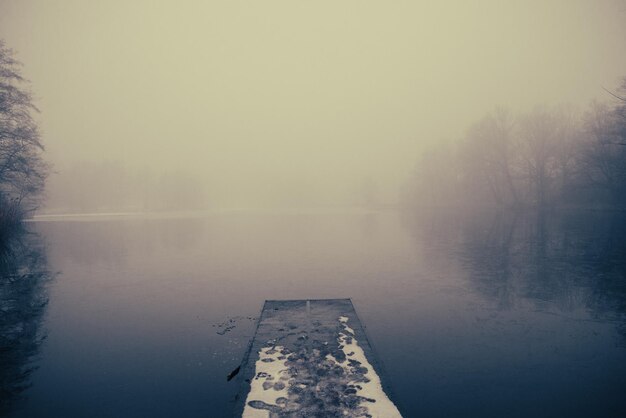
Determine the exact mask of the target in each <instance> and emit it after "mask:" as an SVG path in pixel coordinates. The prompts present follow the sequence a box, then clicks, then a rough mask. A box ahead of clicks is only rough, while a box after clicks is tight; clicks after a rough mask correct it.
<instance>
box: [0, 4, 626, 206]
mask: <svg viewBox="0 0 626 418" xmlns="http://www.w3.org/2000/svg"><path fill="white" fill-rule="evenodd" d="M625 22H626V3H625V2H623V1H609V0H602V1H598V0H596V1H591V0H589V1H572V0H554V1H549V2H546V1H524V2H521V1H520V2H509V1H507V2H502V1H476V2H463V1H457V2H451V1H447V2H442V1H420V2H416V1H394V2H371V1H341V2H337V1H332V2H331V1H316V2H296V1H263V2H240V1H215V2H204V1H185V2H154V1H147V0H146V1H133V2H126V1H107V2H85V1H58V2H50V1H45V0H41V1H17V0H15V1H12V0H9V1H7V0H0V38H2V39H5V41H6V44H7V46H9V47H11V48H14V49H15V50H16V51H17V57H18V58H19V59H20V60H21V61H22V62H23V64H24V67H23V72H24V74H25V76H26V77H27V78H29V79H30V80H31V82H32V89H33V91H34V92H35V95H36V97H37V106H38V107H39V109H40V111H41V113H40V114H39V116H38V117H39V120H40V124H41V128H42V133H43V138H44V143H45V146H46V158H47V159H48V160H50V161H51V162H52V164H53V167H54V174H53V175H52V176H51V177H50V179H49V182H48V192H47V194H48V203H47V205H46V206H45V207H44V208H42V211H43V212H46V211H48V212H62V211H69V212H86V211H108V210H146V209H172V208H174V209H197V208H205V207H216V208H255V207H279V206H280V207H294V206H296V207H302V206H355V205H364V204H367V205H372V204H376V205H395V204H397V203H398V201H399V200H401V199H400V197H399V192H400V190H402V187H403V184H405V183H406V181H407V178H410V176H411V175H412V174H411V173H413V172H414V169H415V167H416V165H417V164H418V162H419V161H420V158H422V157H421V156H422V155H423V153H424V152H425V151H426V150H428V149H431V148H432V147H433V146H436V145H437V144H438V143H441V142H445V141H450V140H451V139H454V138H457V137H460V136H462V135H464V133H465V132H467V130H468V128H469V126H470V125H472V124H473V123H474V122H475V121H477V120H479V119H480V118H481V117H483V116H484V115H485V114H487V113H489V112H490V111H492V110H493V109H494V107H495V106H505V107H507V108H508V109H510V110H511V111H512V112H513V113H516V114H517V113H524V112H529V111H531V110H532V109H534V108H535V106H537V105H543V106H554V105H558V104H561V103H572V104H573V105H574V106H581V107H584V106H587V105H588V103H589V102H590V101H591V100H593V99H599V100H605V99H608V98H609V97H608V95H607V93H606V92H605V91H604V90H603V87H604V88H607V89H613V88H614V87H615V86H617V85H619V83H620V80H621V78H622V77H623V76H625V75H626V54H624V46H625V40H626V25H624V23H625Z"/></svg>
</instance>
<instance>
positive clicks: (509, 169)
mask: <svg viewBox="0 0 626 418" xmlns="http://www.w3.org/2000/svg"><path fill="white" fill-rule="evenodd" d="M610 94H611V95H612V97H611V99H612V101H611V102H610V103H597V102H594V103H592V104H591V105H590V106H589V107H588V108H587V109H586V110H585V111H582V112H578V111H577V110H576V109H574V108H573V107H571V106H558V107H552V108H549V107H541V108H536V109H535V110H533V111H531V112H529V113H526V114H522V115H513V114H512V113H511V112H509V111H507V110H506V109H503V108H497V109H496V110H495V111H493V112H491V113H490V114H488V115H486V116H485V117H483V118H482V119H481V120H479V121H477V122H476V123H474V124H473V125H472V126H471V127H470V128H469V129H468V130H467V133H466V134H465V136H464V137H462V138H460V140H458V141H455V142H451V143H441V144H439V145H438V146H436V147H434V148H433V149H431V150H429V151H428V152H426V153H424V154H423V156H422V158H421V160H420V161H419V162H418V164H417V167H416V169H415V171H414V173H413V175H412V177H411V179H410V181H409V183H408V187H407V192H406V193H405V201H406V203H408V204H410V205H414V206H448V205H476V206H494V205H495V206H500V207H529V206H537V207H549V206H555V205H571V206H585V207H590V206H591V207H597V208H600V207H602V208H609V207H611V208H615V207H619V208H625V207H626V100H625V99H624V98H625V97H626V79H624V82H623V83H622V85H621V86H620V88H618V89H617V91H616V92H615V93H610Z"/></svg>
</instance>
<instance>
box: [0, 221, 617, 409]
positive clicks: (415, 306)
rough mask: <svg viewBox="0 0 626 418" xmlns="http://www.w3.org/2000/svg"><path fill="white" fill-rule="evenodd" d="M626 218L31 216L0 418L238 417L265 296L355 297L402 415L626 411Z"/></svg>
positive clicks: (2, 344) (0, 292)
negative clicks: (242, 375)
mask: <svg viewBox="0 0 626 418" xmlns="http://www.w3.org/2000/svg"><path fill="white" fill-rule="evenodd" d="M623 218H624V216H623V214H619V213H616V214H606V213H604V214H603V213H599V212H596V213H569V214H564V213H561V214H559V216H556V215H554V214H551V215H546V216H536V215H519V216H512V215H510V216H498V215H497V214H494V213H484V214H482V215H476V216H470V215H464V216H459V215H458V214H453V213H438V214H436V215H429V216H426V215H423V216H421V217H418V216H416V215H401V214H397V213H394V212H380V213H376V212H374V213H367V212H323V211H310V212H299V213H294V212H282V213H270V212H267V213H252V212H231V213H215V214H207V215H202V216H200V215H196V216H182V215H181V216H148V217H139V216H125V217H124V216H110V217H88V218H55V219H53V220H47V221H43V222H34V223H30V224H29V225H28V228H29V230H30V232H29V233H28V234H25V235H24V236H23V237H21V238H20V239H19V241H16V242H15V243H12V244H11V246H10V248H3V249H1V250H2V254H3V257H2V261H1V263H0V264H1V266H0V267H1V270H0V272H1V273H2V275H3V276H5V279H6V278H7V277H8V278H9V279H10V280H11V283H9V284H7V281H6V280H5V281H4V284H2V285H0V303H1V305H0V307H1V308H2V312H0V315H2V316H1V320H0V349H1V351H0V384H1V385H2V387H1V388H0V389H2V391H1V392H0V399H1V401H0V402H2V403H1V404H0V411H1V412H0V415H2V414H4V415H6V416H10V417H15V418H18V417H20V418H21V417H111V418H112V417H148V416H149V417H227V416H229V414H230V412H231V409H232V403H233V398H234V396H235V394H236V392H237V382H236V381H233V382H227V381H226V375H227V374H228V373H229V372H230V371H231V370H232V369H233V368H235V367H236V366H237V365H238V363H239V361H240V359H241V356H242V354H243V352H244V350H245V348H246V344H247V343H248V340H249V338H250V337H251V335H252V332H253V324H254V318H256V317H257V315H258V314H259V311H260V309H261V307H262V304H263V301H264V300H265V299H282V298H298V299H303V298H343V297H350V298H352V299H353V301H354V304H355V306H356V309H357V312H358V313H359V315H360V317H361V320H362V322H363V323H364V324H365V325H366V326H367V331H368V334H369V337H370V340H371V342H372V345H373V346H374V347H375V349H376V351H377V352H378V355H379V357H380V358H381V360H382V361H383V363H384V365H385V369H386V374H387V376H388V378H389V381H390V383H391V385H392V386H393V388H394V389H395V391H394V393H393V395H394V399H395V400H396V401H397V403H398V405H399V406H400V408H401V410H402V411H403V412H404V414H405V416H406V417H420V416H423V417H468V416H477V417H502V416H507V417H529V416H533V417H563V416H568V417H589V416H594V417H618V416H626V397H625V396H623V395H624V393H626V239H625V238H624V237H625V236H626V222H625V221H624V220H623ZM45 300H48V303H47V304H45V303H44V302H45ZM233 326H234V328H233ZM20 388H21V389H24V390H20Z"/></svg>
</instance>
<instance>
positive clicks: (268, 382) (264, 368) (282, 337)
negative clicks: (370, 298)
mask: <svg viewBox="0 0 626 418" xmlns="http://www.w3.org/2000/svg"><path fill="white" fill-rule="evenodd" d="M241 379H242V380H241V383H242V388H241V391H240V394H239V397H238V401H237V409H236V414H235V416H238V417H239V416H241V417H244V418H257V417H258V418H266V417H267V418H269V417H300V416H306V417H308V416H324V417H373V418H376V417H385V418H395V417H401V415H400V412H399V411H398V409H397V407H396V406H395V405H394V404H393V402H392V401H391V400H390V399H389V397H388V396H387V394H386V393H385V390H384V388H385V385H384V384H383V382H381V378H380V365H379V363H378V362H377V361H376V359H375V358H374V354H373V352H372V348H371V346H370V344H369V342H368V340H367V337H366V336H365V331H364V330H363V327H362V326H361V323H360V321H359V318H358V317H357V315H356V312H355V311H354V307H353V306H352V302H351V301H350V300H349V299H329V300H288V301H266V302H265V306H264V307H263V312H262V313H261V317H260V318H259V323H258V326H257V330H256V334H255V336H254V339H253V340H252V343H251V345H250V350H249V352H248V355H247V358H246V359H244V363H243V366H242V370H241Z"/></svg>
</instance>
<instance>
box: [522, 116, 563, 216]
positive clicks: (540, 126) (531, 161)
mask: <svg viewBox="0 0 626 418" xmlns="http://www.w3.org/2000/svg"><path fill="white" fill-rule="evenodd" d="M521 125H522V126H521V135H520V148H521V150H522V152H521V155H522V157H523V159H524V166H525V168H526V177H527V179H528V185H529V188H530V190H531V191H532V192H533V193H534V194H535V196H536V204H537V205H538V206H539V207H543V206H545V205H546V203H547V197H548V193H549V187H550V186H551V183H552V180H553V178H554V176H555V173H556V160H555V156H556V155H557V154H558V146H557V144H558V142H557V134H558V124H557V122H556V118H555V115H554V113H553V112H551V111H550V110H548V109H546V108H537V109H535V110H534V111H533V112H531V113H529V114H527V115H526V116H524V117H523V118H522V123H521Z"/></svg>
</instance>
